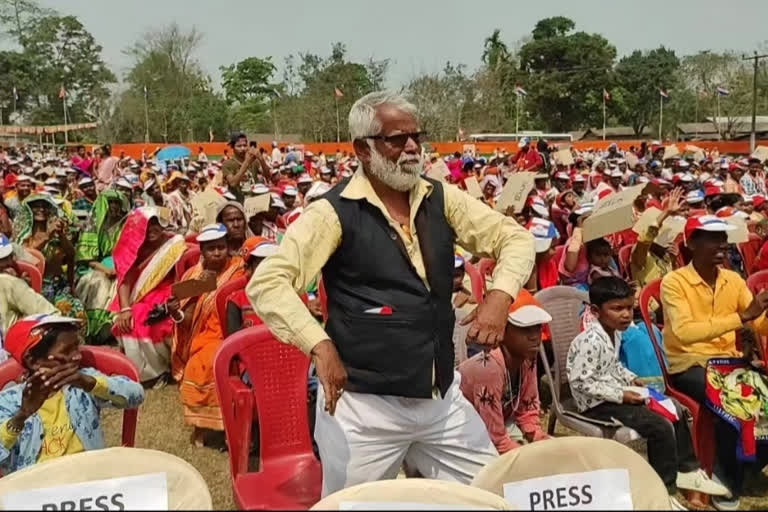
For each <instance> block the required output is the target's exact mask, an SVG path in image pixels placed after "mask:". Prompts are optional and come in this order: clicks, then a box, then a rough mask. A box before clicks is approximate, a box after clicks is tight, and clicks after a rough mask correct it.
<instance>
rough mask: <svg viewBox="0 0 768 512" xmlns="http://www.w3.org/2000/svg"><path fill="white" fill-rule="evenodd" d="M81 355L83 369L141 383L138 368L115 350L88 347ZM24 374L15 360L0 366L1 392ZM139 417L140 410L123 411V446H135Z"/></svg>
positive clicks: (83, 347)
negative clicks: (94, 369) (90, 369)
mask: <svg viewBox="0 0 768 512" xmlns="http://www.w3.org/2000/svg"><path fill="white" fill-rule="evenodd" d="M80 354H81V356H82V360H81V362H80V366H81V367H90V368H96V369H97V370H99V371H100V372H101V373H103V374H104V375H107V376H111V375H124V376H126V377H128V378H129V379H131V380H133V381H135V382H139V371H138V370H137V369H136V366H135V365H134V364H133V362H131V360H130V359H128V358H127V357H126V356H124V355H123V354H122V353H120V352H118V351H117V350H115V349H112V348H108V347H95V346H90V345H88V346H82V347H80ZM23 373H24V369H23V368H22V367H21V365H20V364H19V363H17V362H16V360H14V359H9V360H8V361H5V362H4V363H2V364H0V390H2V389H3V388H4V387H5V386H6V384H8V383H9V382H11V381H17V380H19V378H20V377H21V376H22V375H23ZM138 417H139V410H138V409H125V410H124V411H123V437H122V445H123V446H129V447H132V446H133V445H134V443H135V441H136V423H137V421H138Z"/></svg>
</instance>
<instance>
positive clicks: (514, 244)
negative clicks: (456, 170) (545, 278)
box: [443, 185, 536, 298]
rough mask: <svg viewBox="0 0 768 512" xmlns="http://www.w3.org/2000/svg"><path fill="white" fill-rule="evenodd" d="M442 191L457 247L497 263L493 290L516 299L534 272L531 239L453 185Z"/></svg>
mask: <svg viewBox="0 0 768 512" xmlns="http://www.w3.org/2000/svg"><path fill="white" fill-rule="evenodd" d="M443 189H444V190H445V216H446V218H447V219H448V223H449V224H450V225H451V227H452V228H453V230H454V231H455V232H456V236H457V237H458V243H459V245H461V246H462V247H464V248H465V249H467V250H468V251H470V252H471V253H472V254H474V255H477V256H484V257H488V258H493V259H494V260H496V267H495V269H494V271H493V285H492V286H491V289H492V290H501V291H503V292H505V293H507V294H509V295H510V296H511V297H512V298H514V297H516V296H517V294H518V293H519V292H520V290H521V289H522V288H523V286H525V283H526V282H527V281H528V278H529V277H530V275H531V271H532V270H533V263H534V258H535V256H536V252H535V250H534V246H533V235H531V234H530V233H529V232H528V231H527V230H526V229H525V228H523V227H522V226H520V224H518V223H517V221H515V219H513V218H511V217H505V216H504V215H502V214H501V213H499V212H497V211H495V210H492V209H491V208H489V207H488V206H487V205H486V204H484V203H482V202H480V201H478V200H477V199H474V198H472V197H470V196H469V194H467V193H466V192H463V191H461V190H459V189H458V188H456V187H455V186H453V185H443Z"/></svg>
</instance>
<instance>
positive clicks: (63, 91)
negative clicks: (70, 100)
mask: <svg viewBox="0 0 768 512" xmlns="http://www.w3.org/2000/svg"><path fill="white" fill-rule="evenodd" d="M66 97H67V90H66V89H65V88H64V86H63V85H62V86H61V89H59V99H60V100H63V99H64V98H66Z"/></svg>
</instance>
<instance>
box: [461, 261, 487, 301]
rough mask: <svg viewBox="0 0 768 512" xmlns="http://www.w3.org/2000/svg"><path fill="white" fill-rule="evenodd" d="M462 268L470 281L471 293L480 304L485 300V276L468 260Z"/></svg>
mask: <svg viewBox="0 0 768 512" xmlns="http://www.w3.org/2000/svg"><path fill="white" fill-rule="evenodd" d="M464 270H466V272H467V274H469V281H470V282H471V283H472V295H474V296H475V301H477V303H478V304H482V303H483V302H484V301H485V277H484V276H483V274H481V273H480V272H479V271H478V270H477V268H475V266H474V265H473V264H471V263H470V262H468V261H467V262H465V263H464Z"/></svg>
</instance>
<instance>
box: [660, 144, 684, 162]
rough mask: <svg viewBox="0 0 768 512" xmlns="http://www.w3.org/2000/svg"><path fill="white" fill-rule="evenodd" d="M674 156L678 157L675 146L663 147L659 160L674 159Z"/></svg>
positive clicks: (677, 150)
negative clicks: (662, 154) (662, 153)
mask: <svg viewBox="0 0 768 512" xmlns="http://www.w3.org/2000/svg"><path fill="white" fill-rule="evenodd" d="M676 156H680V150H679V149H677V146H675V145H674V144H672V145H671V146H665V147H664V156H663V157H662V158H661V159H662V160H667V159H669V158H674V157H676Z"/></svg>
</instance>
